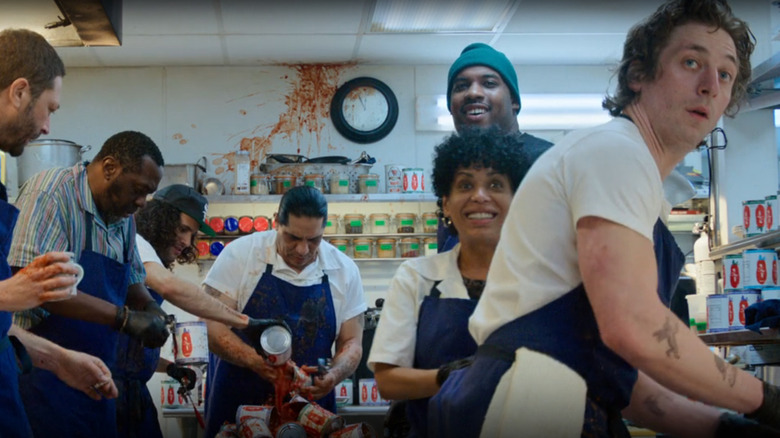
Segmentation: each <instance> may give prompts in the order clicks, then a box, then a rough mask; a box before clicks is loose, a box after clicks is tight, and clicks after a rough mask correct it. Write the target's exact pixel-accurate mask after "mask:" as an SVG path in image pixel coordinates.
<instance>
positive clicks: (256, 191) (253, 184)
mask: <svg viewBox="0 0 780 438" xmlns="http://www.w3.org/2000/svg"><path fill="white" fill-rule="evenodd" d="M270 186H271V179H270V177H269V176H268V175H265V174H263V173H260V172H255V173H253V174H252V175H251V176H250V177H249V193H251V194H253V195H267V194H269V193H271V189H270Z"/></svg>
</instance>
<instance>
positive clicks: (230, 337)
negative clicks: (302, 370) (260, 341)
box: [203, 285, 278, 381]
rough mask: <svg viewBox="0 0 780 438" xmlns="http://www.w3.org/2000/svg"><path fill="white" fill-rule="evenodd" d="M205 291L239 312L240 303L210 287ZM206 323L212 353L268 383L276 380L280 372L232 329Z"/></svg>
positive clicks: (209, 321) (218, 323)
mask: <svg viewBox="0 0 780 438" xmlns="http://www.w3.org/2000/svg"><path fill="white" fill-rule="evenodd" d="M203 289H204V290H205V291H206V293H207V294H209V295H211V296H212V297H215V298H217V299H218V300H219V301H221V302H222V303H224V304H225V305H226V306H227V307H229V308H230V309H234V310H236V311H237V310H238V303H237V302H236V300H234V299H233V298H230V297H229V296H227V295H225V294H223V293H222V292H220V291H218V290H216V289H214V288H213V287H211V286H209V285H204V286H203ZM204 321H205V322H206V329H207V331H208V337H209V351H210V352H212V353H214V354H216V355H217V356H219V357H220V358H222V359H224V360H226V361H228V362H230V363H232V364H234V365H238V366H240V367H244V368H249V369H251V370H252V371H254V372H255V373H257V374H258V375H260V377H262V378H264V379H266V380H268V381H273V380H274V379H275V378H276V374H277V371H278V370H277V369H276V368H275V367H272V366H270V365H267V364H266V363H265V361H264V360H263V358H262V356H260V355H259V354H257V352H255V349H254V348H252V347H251V346H250V345H249V344H247V343H245V342H244V341H243V340H241V338H239V337H238V336H237V335H236V334H235V333H233V332H232V331H231V330H230V327H228V326H226V325H225V324H223V323H221V322H216V321H212V320H208V319H206V320H204Z"/></svg>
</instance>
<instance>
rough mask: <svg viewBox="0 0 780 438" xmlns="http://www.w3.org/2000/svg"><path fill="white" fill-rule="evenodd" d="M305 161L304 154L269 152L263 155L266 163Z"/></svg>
mask: <svg viewBox="0 0 780 438" xmlns="http://www.w3.org/2000/svg"><path fill="white" fill-rule="evenodd" d="M305 161H306V157H305V156H303V155H294V154H270V155H268V156H266V157H265V162H266V163H274V164H279V163H283V164H288V163H303V162H305Z"/></svg>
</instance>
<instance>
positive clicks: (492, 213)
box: [368, 128, 530, 437]
mask: <svg viewBox="0 0 780 438" xmlns="http://www.w3.org/2000/svg"><path fill="white" fill-rule="evenodd" d="M529 167H530V164H529V160H528V158H527V157H526V155H525V153H524V151H523V143H522V140H520V136H519V134H517V133H512V134H504V133H501V132H500V131H499V130H498V129H497V128H493V129H488V130H486V129H478V128H472V129H468V130H464V131H463V132H461V133H460V134H454V135H452V136H450V137H449V138H447V139H446V140H445V141H444V142H443V143H442V144H440V145H438V146H437V147H436V149H435V151H434V160H433V190H434V193H435V194H436V196H437V197H438V201H437V204H438V206H439V211H438V213H439V217H440V218H441V220H442V221H443V222H444V224H446V225H447V227H448V228H449V231H450V233H451V234H453V235H458V236H459V237H460V243H459V244H458V245H456V246H455V247H454V248H453V249H452V250H450V251H447V252H444V253H439V254H435V255H431V256H427V257H421V258H416V259H412V260H408V261H406V262H404V263H403V264H401V266H400V267H399V268H398V271H397V272H396V274H395V276H394V277H393V280H392V281H391V283H390V289H389V291H388V293H387V298H386V300H385V304H384V307H383V308H382V317H381V318H380V320H379V325H378V327H377V330H376V334H375V336H374V342H373V345H372V348H371V354H370V355H369V358H368V366H369V367H371V368H372V369H373V371H374V373H375V377H376V382H377V386H378V388H379V391H380V393H381V395H382V397H383V398H386V399H392V400H409V401H408V403H407V407H406V414H407V418H408V420H409V424H410V428H411V430H410V436H418V437H419V436H426V431H427V420H426V417H427V405H428V398H429V397H431V396H433V395H434V394H436V392H437V391H438V390H439V387H440V385H441V383H442V381H443V379H446V375H447V373H448V372H449V370H451V369H453V367H456V366H458V364H460V363H463V362H461V361H462V360H463V359H464V358H466V357H467V356H470V355H473V354H474V353H475V351H476V348H477V345H476V344H475V343H474V340H473V339H472V338H471V335H470V334H469V332H468V318H469V316H470V315H471V313H472V312H473V311H474V307H475V306H476V303H477V300H478V299H479V297H480V295H481V294H482V289H483V288H484V287H485V278H486V277H487V272H488V267H489V266H490V261H491V260H492V257H493V251H494V250H495V248H496V245H497V244H498V239H499V236H500V234H501V226H502V225H503V223H504V219H505V218H506V215H507V211H508V209H509V204H510V202H511V201H512V196H513V195H514V193H515V190H517V187H518V186H519V185H520V180H521V179H522V178H523V177H524V176H525V173H526V172H527V170H528V168H529Z"/></svg>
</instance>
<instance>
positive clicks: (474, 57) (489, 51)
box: [447, 43, 520, 111]
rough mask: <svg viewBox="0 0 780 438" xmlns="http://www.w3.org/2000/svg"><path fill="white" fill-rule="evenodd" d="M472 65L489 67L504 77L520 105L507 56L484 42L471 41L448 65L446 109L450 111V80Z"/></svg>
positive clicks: (513, 70)
mask: <svg viewBox="0 0 780 438" xmlns="http://www.w3.org/2000/svg"><path fill="white" fill-rule="evenodd" d="M474 65H484V66H486V67H490V68H492V69H493V70H495V71H496V72H498V74H499V75H501V78H502V79H504V82H506V85H507V86H508V87H509V92H510V93H512V96H513V97H514V98H515V99H516V100H517V104H518V105H520V93H519V92H518V91H517V73H516V72H515V68H514V67H513V66H512V63H511V62H509V58H507V57H506V55H504V54H503V53H501V52H499V51H498V50H496V49H494V48H492V47H490V46H488V45H487V44H484V43H472V44H469V45H468V46H466V48H465V49H463V51H462V52H460V58H458V59H456V60H455V62H453V63H452V67H450V73H449V75H447V110H448V111H450V98H451V96H452V80H453V79H455V76H456V75H457V74H458V73H459V72H460V71H461V70H463V69H464V68H466V67H471V66H474ZM518 111H519V108H518Z"/></svg>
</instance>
